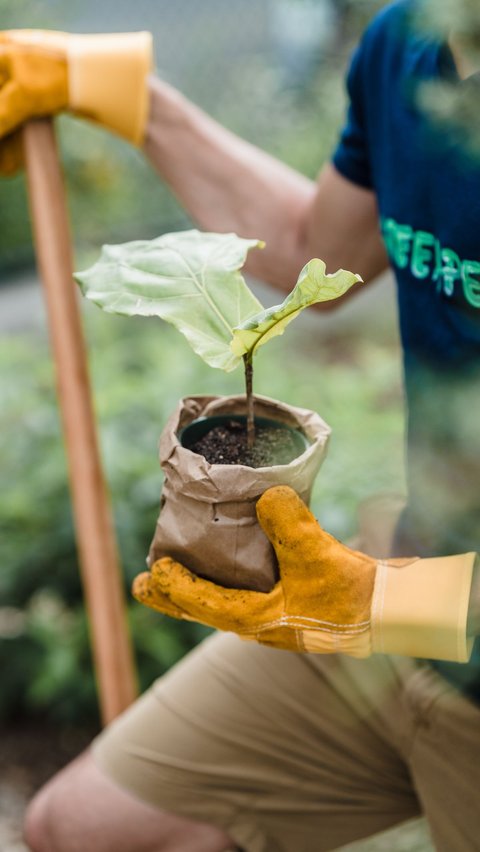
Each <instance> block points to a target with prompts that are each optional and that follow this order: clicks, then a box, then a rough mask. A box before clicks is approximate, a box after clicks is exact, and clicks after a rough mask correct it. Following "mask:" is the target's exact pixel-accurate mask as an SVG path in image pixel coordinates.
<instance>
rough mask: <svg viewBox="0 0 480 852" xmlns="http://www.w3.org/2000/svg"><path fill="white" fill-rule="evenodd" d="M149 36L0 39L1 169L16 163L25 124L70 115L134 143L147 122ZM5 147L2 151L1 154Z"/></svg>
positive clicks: (11, 35) (14, 35)
mask: <svg viewBox="0 0 480 852" xmlns="http://www.w3.org/2000/svg"><path fill="white" fill-rule="evenodd" d="M151 66H152V40H151V36H150V34H149V33H147V32H138V33H114V34H109V35H104V34H101V35H69V34H68V33H60V32H54V31H49V30H6V31H5V32H3V33H0V138H3V137H5V140H4V142H3V143H2V145H1V146H0V151H1V153H0V171H1V172H2V173H3V174H9V173H12V172H13V171H14V170H15V168H17V167H18V164H19V163H20V162H21V147H20V139H19V136H18V135H17V134H15V133H14V131H15V130H17V129H18V128H19V127H20V125H22V124H23V123H24V122H25V121H28V119H30V118H37V117H39V116H45V115H54V114H56V113H58V112H62V111H63V110H70V111H72V112H73V113H75V114H76V115H79V116H84V117H85V118H89V119H91V120H92V121H95V122H98V123H99V124H101V125H103V126H105V127H107V128H109V129H110V130H112V131H113V132H115V133H117V134H118V135H120V136H123V137H124V138H125V139H127V140H129V141H130V142H133V143H134V144H135V145H139V144H140V143H141V142H142V140H143V134H144V128H145V124H146V120H147V109H148V93H147V87H146V77H147V74H148V73H149V71H150V70H151ZM4 145H5V147H6V150H3V146H4Z"/></svg>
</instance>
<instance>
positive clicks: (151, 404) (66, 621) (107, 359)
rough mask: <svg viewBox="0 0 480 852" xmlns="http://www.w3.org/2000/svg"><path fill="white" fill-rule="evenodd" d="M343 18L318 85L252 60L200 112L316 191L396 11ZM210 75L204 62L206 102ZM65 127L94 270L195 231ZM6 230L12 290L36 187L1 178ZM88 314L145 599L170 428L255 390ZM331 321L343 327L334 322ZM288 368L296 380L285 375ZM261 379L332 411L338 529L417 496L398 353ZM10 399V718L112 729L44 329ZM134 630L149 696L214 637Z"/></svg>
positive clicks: (0, 234)
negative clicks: (369, 510)
mask: <svg viewBox="0 0 480 852" xmlns="http://www.w3.org/2000/svg"><path fill="white" fill-rule="evenodd" d="M72 5H73V2H72V4H71V5H69V10H71V8H72ZM337 5H338V7H339V8H341V10H342V26H341V27H340V28H339V31H338V37H337V40H336V42H335V43H334V44H333V45H332V47H331V50H330V53H329V54H328V55H327V56H325V57H323V59H322V60H321V61H319V62H318V63H317V64H316V65H315V66H314V67H313V70H312V73H311V75H310V76H309V78H308V80H307V81H306V82H305V85H303V86H301V87H299V86H297V85H288V82H286V80H285V77H284V76H283V75H282V72H281V69H280V68H279V67H277V66H275V64H272V62H271V61H270V60H268V61H267V59H266V58H265V57H264V56H263V55H262V54H261V52H257V53H255V54H254V55H249V56H248V61H245V60H243V61H242V57H241V56H240V60H239V61H237V62H236V63H235V62H233V60H232V62H230V61H229V62H227V63H226V64H225V69H224V72H222V74H219V73H218V71H217V73H216V74H215V75H212V76H211V79H210V84H209V86H208V88H207V89H206V90H205V92H204V98H203V100H202V99H201V98H198V99H197V100H198V102H199V103H200V105H203V106H205V107H206V108H207V109H208V110H209V111H210V112H211V113H212V114H213V115H214V116H215V117H216V118H218V119H219V120H220V121H221V122H222V123H224V124H225V125H226V126H228V127H230V128H231V129H232V130H234V131H235V132H238V133H240V134H242V135H243V136H245V137H246V138H247V139H249V140H250V141H252V142H254V143H256V144H259V145H261V146H262V147H264V148H266V149H267V150H269V151H271V152H273V153H274V154H276V155H278V156H279V157H281V158H282V159H284V160H285V161H286V162H288V163H289V164H291V165H292V166H294V167H295V168H298V169H299V170H300V171H302V172H304V173H305V174H307V175H309V176H311V177H313V176H314V175H315V173H316V171H317V170H318V168H319V167H320V165H321V163H322V161H323V160H324V159H325V158H326V157H328V154H329V152H330V150H331V147H332V145H333V144H334V141H335V137H336V133H337V130H338V127H339V125H340V123H341V120H342V115H343V110H344V102H345V101H344V93H343V71H344V69H345V66H346V63H347V60H348V53H349V51H350V49H351V47H352V44H353V43H354V41H355V40H356V39H357V37H358V34H359V32H360V29H361V27H362V26H363V25H364V23H365V22H366V20H367V18H368V17H369V16H370V15H371V14H372V13H373V12H374V11H375V10H376V9H377V8H378V7H379V6H381V5H383V3H382V2H381V0H355V2H353V1H352V0H342V2H341V3H340V2H338V3H337ZM62 8H63V9H65V8H66V7H65V6H62V3H61V2H60V0H48V2H46V0H15V4H14V3H13V2H11V0H0V26H1V27H8V26H47V27H58V26H59V25H60V26H61V18H58V17H56V15H57V13H58V14H60V12H61V10H62ZM79 8H80V7H79ZM59 20H60V24H59ZM91 29H95V26H94V21H93V20H92V27H91ZM194 37H195V38H196V39H197V41H198V40H199V39H200V38H203V39H205V43H204V47H203V48H202V49H200V47H199V48H198V50H197V52H196V61H197V63H198V62H200V60H201V61H202V62H204V63H208V58H209V48H208V44H209V42H208V39H210V42H211V40H212V35H211V33H210V32H209V31H208V32H207V30H206V31H205V32H202V33H196V34H195V36H194ZM197 46H198V45H197ZM202 51H203V52H202ZM201 57H203V59H201ZM217 59H218V57H217ZM185 67H186V69H187V66H185ZM215 67H216V66H215ZM212 68H213V65H212ZM187 70H188V69H187ZM184 71H185V69H184ZM197 71H198V68H197V69H196V68H195V67H193V65H192V67H191V69H190V72H191V77H192V91H193V90H194V85H193V84H194V82H195V80H194V79H193V78H194V77H195V74H196V73H197ZM174 82H175V81H174ZM187 92H188V93H190V91H189V90H188V89H187ZM58 128H59V139H60V145H61V151H62V159H63V162H64V165H65V169H66V176H67V184H68V198H69V204H70V213H71V219H72V230H73V234H74V237H75V244H76V254H77V265H78V266H79V267H80V266H83V265H86V263H87V262H89V261H90V259H92V258H93V257H94V256H96V255H97V253H98V249H99V247H100V245H101V243H103V242H121V241H125V240H130V239H135V238H143V239H146V238H149V237H153V236H156V235H158V234H159V233H161V232H162V231H166V230H175V229H180V228H183V227H187V226H188V225H189V224H190V223H189V221H188V218H187V217H186V215H185V214H184V212H183V211H182V209H181V208H180V206H179V205H178V204H177V202H176V201H175V199H174V198H173V196H172V195H171V193H170V191H169V190H168V188H167V187H166V186H164V185H163V184H162V183H161V182H160V181H159V180H158V179H157V178H156V177H155V176H154V175H153V173H152V170H151V168H150V166H149V165H148V164H147V163H146V162H145V161H144V160H143V158H142V156H141V154H140V153H139V152H138V151H134V150H132V149H131V148H130V147H129V146H128V145H126V144H125V143H123V142H122V141H120V140H118V139H114V138H113V137H112V136H110V135H109V134H107V133H106V132H104V131H103V130H101V129H98V128H96V127H94V126H93V125H90V124H88V123H86V122H85V123H84V122H81V121H78V120H75V119H73V118H71V117H68V116H63V117H61V118H60V119H59V120H58ZM0 219H1V228H0V278H3V280H5V279H6V278H7V275H6V273H7V271H9V270H12V269H15V268H18V267H24V266H25V264H27V263H30V262H31V261H32V259H33V254H32V247H31V238H30V228H29V225H28V217H27V205H26V194H25V186H24V178H23V176H22V175H18V176H16V177H14V178H10V179H8V180H3V181H1V182H0ZM258 236H259V237H261V235H258ZM2 273H3V276H2ZM85 317H86V325H87V332H88V339H89V352H90V355H91V367H92V375H93V381H94V388H95V401H96V408H97V413H98V422H99V429H100V437H101V444H102V453H103V458H104V462H105V467H106V473H107V479H108V482H109V486H110V488H111V493H112V501H113V508H114V515H115V523H116V528H117V533H118V539H119V545H120V552H121V558H122V563H123V565H124V574H125V588H126V592H127V595H129V588H130V584H131V580H132V578H133V576H134V575H135V574H136V573H138V572H139V571H140V570H142V569H143V567H144V564H145V555H146V553H147V551H148V546H149V543H150V539H151V537H152V535H153V530H154V526H155V520H156V516H157V512H158V505H159V495H160V490H161V472H160V468H159V466H158V463H157V461H156V456H157V442H158V436H159V433H160V431H161V429H162V428H163V426H164V424H165V422H166V419H167V417H168V415H169V414H170V412H171V411H172V410H173V408H174V407H175V405H176V403H177V400H178V398H179V397H180V396H184V395H186V394H189V393H216V394H222V393H236V392H239V393H240V392H242V391H243V377H242V375H241V374H240V372H238V373H236V374H233V375H228V376H227V375H225V374H223V373H222V372H220V371H213V370H211V369H209V368H207V367H206V366H205V365H204V364H203V362H202V361H201V360H200V359H198V358H196V357H195V356H193V355H192V353H191V351H190V349H189V347H188V344H186V343H185V342H184V341H183V339H182V338H180V336H179V335H178V334H176V332H175V331H174V330H173V329H170V328H168V327H166V326H165V325H163V324H161V323H159V322H158V321H155V320H151V321H141V320H140V321H135V320H123V319H121V318H118V317H112V316H105V315H103V314H101V312H99V311H97V310H96V309H94V308H92V309H90V310H88V309H85ZM318 322H319V324H321V323H326V321H325V320H324V319H322V318H321V317H319V318H318ZM309 329H311V326H309ZM277 347H280V348H277ZM292 353H295V357H291V355H292ZM287 359H288V360H287ZM279 363H285V364H288V369H281V370H279V369H278V365H279ZM255 372H256V378H255V380H256V391H257V392H258V393H263V394H265V395H269V396H272V397H277V398H279V399H283V400H286V401H288V402H290V403H292V404H296V405H300V406H304V407H308V408H312V409H315V410H317V411H319V412H320V414H321V415H322V416H324V418H325V419H326V420H327V421H328V422H329V423H330V425H331V426H332V427H333V430H334V434H333V439H332V442H331V449H330V453H329V457H328V458H327V460H326V462H325V464H324V467H323V469H322V471H321V474H320V476H319V478H318V481H317V486H316V489H315V492H314V495H313V507H314V510H315V511H316V513H317V516H318V517H319V518H320V520H321V522H322V523H323V524H324V525H325V526H326V528H327V529H329V530H330V531H331V532H332V533H333V534H335V535H337V536H338V537H340V538H347V537H348V536H349V535H350V534H351V533H352V532H353V530H354V528H355V513H356V506H357V504H358V502H359V501H360V500H361V499H362V498H364V497H367V496H369V495H371V494H374V493H377V492H378V491H379V490H380V491H381V490H385V489H387V490H395V491H397V490H399V489H400V490H402V489H403V479H402V451H403V437H402V435H403V412H402V393H401V380H400V364H399V359H398V351H397V344H396V341H395V342H394V343H392V345H389V344H388V343H382V344H380V343H379V342H378V341H377V342H372V341H371V340H370V339H369V338H368V337H366V338H365V339H363V340H361V339H360V338H359V337H357V336H355V337H352V336H351V335H350V334H348V335H346V336H338V337H327V336H326V334H325V332H322V334H321V335H317V334H316V333H314V332H313V331H310V330H309V331H308V333H305V332H302V331H300V332H296V333H294V332H291V333H290V332H289V333H288V336H287V337H285V338H284V339H283V340H281V341H278V342H277V341H272V344H271V347H270V352H268V353H263V352H262V353H261V355H260V356H259V358H258V360H257V363H256V371H255ZM0 395H1V399H2V406H1V410H0V434H1V436H2V438H1V445H0V469H1V470H2V475H3V481H4V483H6V484H5V486H4V488H3V490H2V491H1V492H0V564H1V565H2V571H1V572H0V664H1V665H2V688H1V690H0V718H4V719H6V718H11V717H13V716H15V715H18V714H21V713H27V712H28V713H39V714H43V715H47V716H48V717H49V718H50V719H52V720H56V721H60V722H61V721H75V722H81V723H85V722H86V721H87V720H96V719H97V709H96V699H95V688H94V681H93V676H92V667H91V657H90V650H89V644H88V628H87V622H86V617H85V612H84V609H83V604H82V594H81V585H80V580H79V572H78V565H77V557H76V552H75V543H74V533H73V526H72V518H71V512H70V505H69V495H68V488H67V474H66V467H65V459H64V454H63V449H62V443H61V435H60V427H59V419H58V412H57V405H56V401H55V394H54V378H53V373H52V364H51V358H50V355H49V352H48V346H47V343H46V341H45V339H43V337H42V336H39V335H38V333H37V332H35V333H31V334H28V335H27V334H24V335H12V336H9V337H8V338H7V339H6V340H4V341H3V342H2V343H0ZM129 619H130V622H131V628H132V632H133V636H134V641H135V648H136V653H137V660H138V664H139V672H140V680H141V686H142V688H143V687H145V686H146V685H147V684H148V683H150V682H151V681H152V680H153V678H154V677H156V676H157V675H159V674H161V673H162V672H163V671H165V670H166V669H168V668H169V667H170V666H171V665H172V664H173V663H174V662H175V661H176V660H177V659H179V658H180V657H181V656H183V654H184V653H185V652H186V651H187V650H188V649H189V648H191V647H193V646H194V645H195V644H196V643H197V642H198V641H199V639H200V638H201V637H202V636H204V635H205V633H206V632H207V631H206V629H204V628H202V627H200V626H198V625H194V624H189V623H186V622H185V623H179V622H176V621H172V620H170V619H167V618H164V617H162V616H160V615H158V614H156V613H153V612H151V611H149V610H147V609H146V608H144V607H141V606H140V605H139V604H136V603H134V602H130V604H129Z"/></svg>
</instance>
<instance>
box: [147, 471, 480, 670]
mask: <svg viewBox="0 0 480 852" xmlns="http://www.w3.org/2000/svg"><path fill="white" fill-rule="evenodd" d="M257 515H258V520H259V522H260V524H261V526H262V528H263V530H264V532H265V534H266V535H267V536H268V538H269V539H270V541H271V542H272V545H273V547H274V549H275V552H276V555H277V558H278V564H279V572H280V580H279V581H278V583H277V584H276V585H275V587H274V588H273V589H272V591H271V592H268V593H262V592H253V591H245V590H241V589H227V588H223V587H221V586H218V585H215V584H214V583H211V582H210V581H208V580H204V579H202V578H200V577H198V576H196V575H195V574H193V573H192V572H191V571H189V570H188V568H186V567H185V566H183V565H180V564H179V563H178V562H175V561H174V560H172V559H170V558H167V557H165V558H163V559H160V560H158V561H157V562H155V563H154V565H153V566H152V569H151V572H148V571H147V572H144V573H142V574H140V575H139V576H138V577H137V578H136V579H135V581H134V586H133V594H134V596H135V597H136V598H137V600H139V601H141V602H142V603H144V604H146V605H147V606H150V607H152V608H153V609H156V610H158V611H160V612H163V613H166V614H167V615H170V616H173V617H175V618H184V619H187V620H194V621H199V622H201V623H203V624H207V625H209V626H210V627H215V628H217V629H220V630H227V631H232V632H235V633H237V634H238V635H239V636H241V637H242V638H243V639H255V640H257V641H258V642H261V643H262V644H266V645H271V646H273V647H275V648H283V649H286V650H291V651H306V652H313V653H334V652H340V653H346V654H350V655H351V656H354V657H366V656H368V655H369V654H371V653H372V652H374V651H380V652H385V653H403V654H407V655H411V656H425V657H432V658H435V657H436V658H438V659H454V660H457V661H464V660H466V659H468V656H469V654H470V651H471V647H470V646H471V643H468V642H467V639H466V619H467V610H468V595H469V589H470V583H471V577H472V571H473V564H474V561H475V554H463V555H462V556H455V557H443V558H442V559H415V558H414V559H406V560H401V561H396V562H394V561H391V562H384V561H380V562H378V561H377V560H375V559H373V558H372V557H370V556H367V555H365V554H364V553H360V552H358V551H354V550H351V549H350V548H348V547H346V546H345V545H343V544H341V543H340V542H338V541H337V540H336V539H334V538H333V537H332V536H330V535H329V534H328V533H326V532H325V531H324V530H322V529H321V527H320V526H319V525H318V523H317V521H316V520H315V518H314V517H313V515H312V514H311V512H310V511H309V509H308V508H307V507H306V506H305V504H304V503H303V502H302V500H301V499H300V498H299V497H298V496H297V494H296V493H295V492H294V491H292V489H291V488H288V487H286V486H277V487H274V488H270V489H269V490H268V491H266V492H265V493H264V494H263V495H262V497H261V498H260V499H259V501H258V503H257Z"/></svg>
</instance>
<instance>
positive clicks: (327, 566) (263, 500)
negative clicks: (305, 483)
mask: <svg viewBox="0 0 480 852" xmlns="http://www.w3.org/2000/svg"><path fill="white" fill-rule="evenodd" d="M257 517H258V520H259V523H260V526H261V527H262V529H263V531H264V533H265V535H266V536H267V537H268V538H269V540H270V541H271V543H272V545H273V548H274V550H275V553H276V555H277V559H278V563H279V569H280V576H281V578H282V580H284V581H286V582H287V583H289V581H291V582H293V583H294V584H295V586H296V587H299V588H300V587H301V586H302V584H305V583H306V582H308V583H309V582H313V583H318V580H319V578H321V577H322V576H324V577H326V576H328V575H331V574H333V575H334V576H336V577H337V579H338V577H339V575H340V573H341V572H342V569H343V568H344V566H346V565H348V564H350V563H355V566H358V567H360V566H361V565H362V564H363V565H364V567H366V568H368V569H369V570H371V568H372V566H374V565H375V564H376V562H375V560H373V559H371V557H369V556H366V555H365V554H363V553H359V552H357V551H354V550H351V549H350V548H349V547H346V546H345V545H344V544H342V543H341V542H339V541H337V539H335V538H334V537H333V536H331V535H330V534H329V533H327V532H325V530H324V529H322V527H321V526H320V524H319V523H318V522H317V520H316V519H315V517H314V516H313V515H312V513H311V511H310V509H309V508H308V507H307V506H306V505H305V503H304V502H303V500H302V499H301V498H300V497H299V496H298V494H297V493H296V492H295V491H293V489H292V488H289V487H288V486H286V485H278V486H274V487H273V488H269V489H268V490H267V491H265V492H264V493H263V494H262V496H261V497H260V499H259V501H258V503H257ZM305 594H307V590H306V588H305Z"/></svg>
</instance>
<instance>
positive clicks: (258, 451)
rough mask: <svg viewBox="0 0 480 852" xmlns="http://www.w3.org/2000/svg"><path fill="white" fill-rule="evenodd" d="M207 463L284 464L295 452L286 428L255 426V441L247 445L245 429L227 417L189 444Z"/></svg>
mask: <svg viewBox="0 0 480 852" xmlns="http://www.w3.org/2000/svg"><path fill="white" fill-rule="evenodd" d="M190 450H191V451H192V452H193V453H198V454H199V455H201V456H204V458H205V459H206V460H207V461H208V462H209V463H210V464H243V465H246V466H247V467H270V466H271V465H276V464H288V463H289V462H291V461H293V459H295V458H297V456H298V455H299V452H298V446H297V445H296V443H295V440H294V438H293V435H292V433H291V432H290V430H289V429H282V428H281V427H280V428H270V427H268V426H267V427H266V426H257V428H256V429H255V444H254V445H253V447H252V448H251V449H249V448H248V446H247V430H246V427H245V426H244V424H243V423H238V422H237V421H236V420H229V421H228V422H227V423H225V424H224V425H222V426H214V427H213V429H211V430H210V432H207V434H206V435H204V436H203V438H200V440H199V441H197V442H196V443H195V444H192V445H191V446H190Z"/></svg>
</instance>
